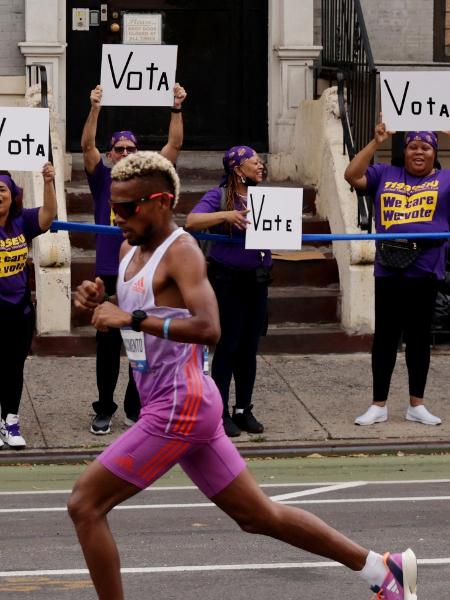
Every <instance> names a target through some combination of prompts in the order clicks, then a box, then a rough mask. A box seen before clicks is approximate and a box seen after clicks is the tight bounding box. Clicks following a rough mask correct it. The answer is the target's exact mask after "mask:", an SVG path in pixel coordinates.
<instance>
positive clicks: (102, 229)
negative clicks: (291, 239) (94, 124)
mask: <svg viewBox="0 0 450 600" xmlns="http://www.w3.org/2000/svg"><path fill="white" fill-rule="evenodd" d="M50 231H52V232H55V231H81V232H84V233H101V234H106V235H122V230H121V229H120V227H112V226H111V225H93V224H92V223H75V222H73V221H53V223H52V224H51V226H50ZM191 235H192V236H193V237H194V238H195V239H196V240H211V241H215V242H226V243H228V244H241V243H242V238H241V239H236V238H230V237H228V236H227V235H218V234H215V233H204V232H192V233H191ZM445 238H450V232H449V231H444V232H441V233H304V234H303V235H302V240H303V241H304V242H338V241H350V240H358V241H359V240H398V239H402V240H420V239H445Z"/></svg>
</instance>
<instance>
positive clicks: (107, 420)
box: [91, 415, 112, 435]
mask: <svg viewBox="0 0 450 600" xmlns="http://www.w3.org/2000/svg"><path fill="white" fill-rule="evenodd" d="M111 421H112V417H110V416H109V415H95V417H94V418H93V419H92V423H91V433H93V434H94V435H106V434H107V433H109V432H110V431H111Z"/></svg>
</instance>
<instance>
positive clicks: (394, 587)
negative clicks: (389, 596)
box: [386, 579, 400, 594]
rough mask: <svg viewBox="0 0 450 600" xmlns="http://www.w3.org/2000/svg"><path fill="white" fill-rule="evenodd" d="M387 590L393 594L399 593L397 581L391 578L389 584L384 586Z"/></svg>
mask: <svg viewBox="0 0 450 600" xmlns="http://www.w3.org/2000/svg"><path fill="white" fill-rule="evenodd" d="M386 589H387V590H389V591H390V592H392V593H393V594H400V590H399V589H398V585H397V582H396V581H395V579H393V580H392V581H391V582H390V584H389V585H388V586H387V587H386Z"/></svg>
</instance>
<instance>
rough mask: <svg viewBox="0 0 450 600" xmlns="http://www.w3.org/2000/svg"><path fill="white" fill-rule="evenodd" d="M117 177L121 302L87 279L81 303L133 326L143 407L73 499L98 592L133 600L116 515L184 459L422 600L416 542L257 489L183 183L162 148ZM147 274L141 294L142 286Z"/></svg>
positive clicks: (350, 562) (248, 523)
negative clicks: (383, 539) (348, 526)
mask: <svg viewBox="0 0 450 600" xmlns="http://www.w3.org/2000/svg"><path fill="white" fill-rule="evenodd" d="M257 170H258V171H259V165H258V169H256V165H255V169H254V170H253V169H252V168H251V167H250V166H248V167H247V169H245V172H246V173H247V174H248V176H249V177H252V179H253V178H255V177H256V173H255V171H257ZM242 172H243V171H242ZM112 178H113V183H112V186H111V206H112V208H113V210H114V212H115V214H116V218H117V223H118V225H119V226H120V227H121V228H122V229H123V231H124V234H125V238H126V241H125V242H124V244H123V246H122V248H121V252H120V258H121V262H120V267H119V277H118V281H117V298H110V301H109V302H105V301H104V291H105V286H104V284H103V282H102V281H101V279H100V278H97V279H96V280H95V281H85V282H83V284H82V285H81V286H79V287H78V290H77V293H76V298H75V303H76V305H77V306H79V307H83V308H86V309H90V310H93V318H92V322H93V324H94V325H95V327H97V329H99V330H100V331H104V330H105V329H107V328H115V329H118V330H119V329H123V330H124V331H126V332H131V335H130V336H127V338H128V340H130V341H131V340H133V344H130V350H131V352H130V354H131V357H130V358H131V360H132V362H133V363H134V366H135V371H134V373H135V378H136V382H137V386H138V390H139V395H140V398H141V403H142V410H141V416H140V418H139V421H138V422H137V423H135V424H134V425H133V426H132V427H131V428H130V429H128V430H127V431H126V432H125V433H123V434H122V435H121V436H120V437H119V438H118V439H116V440H115V441H114V442H113V443H112V444H111V445H110V446H109V447H108V448H107V449H106V450H105V451H103V452H102V454H100V455H99V456H98V457H97V458H96V460H95V461H94V462H92V463H91V464H90V465H89V466H88V468H87V469H86V471H85V472H84V473H83V474H82V475H81V477H80V478H79V479H78V481H77V482H76V483H75V486H74V489H73V491H72V494H71V496H70V499H69V502H68V510H69V514H70V516H71V518H72V520H73V522H74V525H75V529H76V532H77V535H78V539H79V541H80V544H81V547H82V550H83V554H84V557H85V560H86V563H87V566H88V568H89V572H90V574H91V577H92V580H93V583H94V586H95V589H96V591H97V596H98V598H99V599H100V600H123V599H124V592H123V587H122V581H121V576H120V559H119V554H118V550H117V546H116V543H115V541H114V538H113V536H112V533H111V530H110V528H109V524H108V520H107V515H108V513H109V512H110V511H111V510H112V509H113V508H114V507H115V506H117V505H118V504H121V503H122V502H124V501H125V500H127V499H128V498H131V497H133V496H135V495H136V494H137V493H138V492H140V491H141V490H142V489H145V488H147V487H148V486H149V485H151V484H152V483H153V482H154V481H156V480H157V479H159V478H160V477H161V476H162V475H163V474H164V473H166V472H167V471H169V470H170V469H171V468H172V467H173V466H174V465H176V464H180V466H181V467H182V468H183V470H184V471H185V472H186V474H187V475H188V476H189V477H190V478H191V479H192V481H193V482H194V483H195V484H196V485H198V487H199V488H200V490H201V491H202V492H203V493H204V494H205V495H206V496H207V497H208V498H210V499H211V500H212V501H213V502H214V503H215V504H216V505H217V506H218V507H219V508H220V509H221V510H223V511H224V512H225V513H226V514H227V515H229V516H230V517H231V518H232V519H234V520H235V521H236V522H237V523H238V525H239V526H240V527H241V529H243V530H244V531H246V532H248V533H255V534H262V535H267V536H271V537H273V538H275V539H279V540H282V541H284V542H286V543H288V544H291V545H292V546H295V547H297V548H302V549H303V550H307V551H309V552H313V553H315V554H319V555H321V556H325V557H328V558H330V559H333V560H336V561H338V562H340V563H342V564H344V565H346V566H347V567H348V568H350V569H352V570H354V571H358V572H359V575H360V576H361V577H362V579H363V580H364V581H365V582H366V583H367V584H368V585H369V586H371V589H372V590H373V591H374V592H375V593H376V594H377V598H380V599H381V598H383V599H384V600H394V599H395V600H417V596H416V579H417V564H416V558H415V555H414V553H413V552H412V550H406V551H405V552H403V553H398V554H389V553H388V554H386V555H385V556H384V557H383V556H381V555H380V554H377V553H375V552H369V551H368V550H366V549H364V548H363V547H361V546H360V545H359V544H357V543H355V542H353V541H351V540H349V539H348V538H347V537H345V536H344V535H343V534H341V533H339V532H338V531H336V530H335V529H333V528H331V527H330V526H328V525H327V524H326V523H324V522H323V521H322V520H321V519H319V518H318V517H316V516H314V515H312V514H311V513H308V512H306V511H303V510H301V509H298V508H292V507H290V506H287V505H285V504H281V503H279V502H275V501H272V500H271V499H270V498H268V497H267V496H266V495H265V494H264V493H263V492H262V490H261V489H260V488H259V487H258V485H257V484H256V482H255V480H254V478H253V477H252V475H251V474H250V471H249V470H248V468H247V466H246V463H245V461H244V460H243V459H242V457H241V456H240V455H239V453H238V451H237V449H236V448H235V446H234V444H233V443H232V442H231V440H230V439H229V438H228V437H227V436H226V435H225V432H224V429H223V427H222V400H221V397H220V394H219V391H218V389H217V387H216V385H215V384H214V382H213V380H212V379H211V377H208V376H207V375H206V374H205V373H204V372H203V369H202V347H203V345H204V344H211V343H215V342H217V340H218V338H219V336H220V325H219V313H218V309H217V302H216V300H215V297H214V292H213V290H212V288H211V285H210V284H209V282H208V279H207V276H206V268H205V260H204V257H203V255H202V253H201V251H200V249H199V248H198V245H197V243H196V242H195V240H194V239H193V238H192V237H191V236H190V235H188V234H187V233H186V232H185V231H184V230H183V229H181V228H179V227H177V225H176V223H175V222H174V220H173V208H174V206H175V203H176V201H177V199H178V195H179V186H180V184H179V180H178V176H177V174H176V172H175V169H174V168H173V166H172V164H171V163H170V162H169V161H168V160H166V159H164V158H163V157H162V156H160V155H158V154H157V153H155V152H139V153H137V154H134V155H133V156H129V157H127V158H125V159H124V160H123V161H120V162H119V163H118V164H117V165H116V166H115V167H114V169H113V171H112ZM238 212H241V211H238ZM244 216H245V215H244ZM141 278H143V279H144V282H145V289H144V292H143V293H140V291H139V290H138V289H137V288H139V286H137V287H136V283H137V282H139V281H140V279H141ZM116 302H118V304H116ZM136 355H138V357H139V358H138V361H136Z"/></svg>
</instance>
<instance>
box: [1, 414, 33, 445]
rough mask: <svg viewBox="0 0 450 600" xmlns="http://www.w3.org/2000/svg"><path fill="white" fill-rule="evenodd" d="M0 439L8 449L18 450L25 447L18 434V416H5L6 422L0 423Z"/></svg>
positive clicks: (22, 439)
mask: <svg viewBox="0 0 450 600" xmlns="http://www.w3.org/2000/svg"><path fill="white" fill-rule="evenodd" d="M0 438H1V439H2V440H3V442H5V443H6V444H8V446H9V447H10V448H14V449H15V450H20V449H22V448H25V446H26V445H27V444H26V442H25V440H24V438H23V437H22V435H21V434H20V425H19V415H12V414H8V415H6V420H5V421H3V420H2V421H1V423H0Z"/></svg>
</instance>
